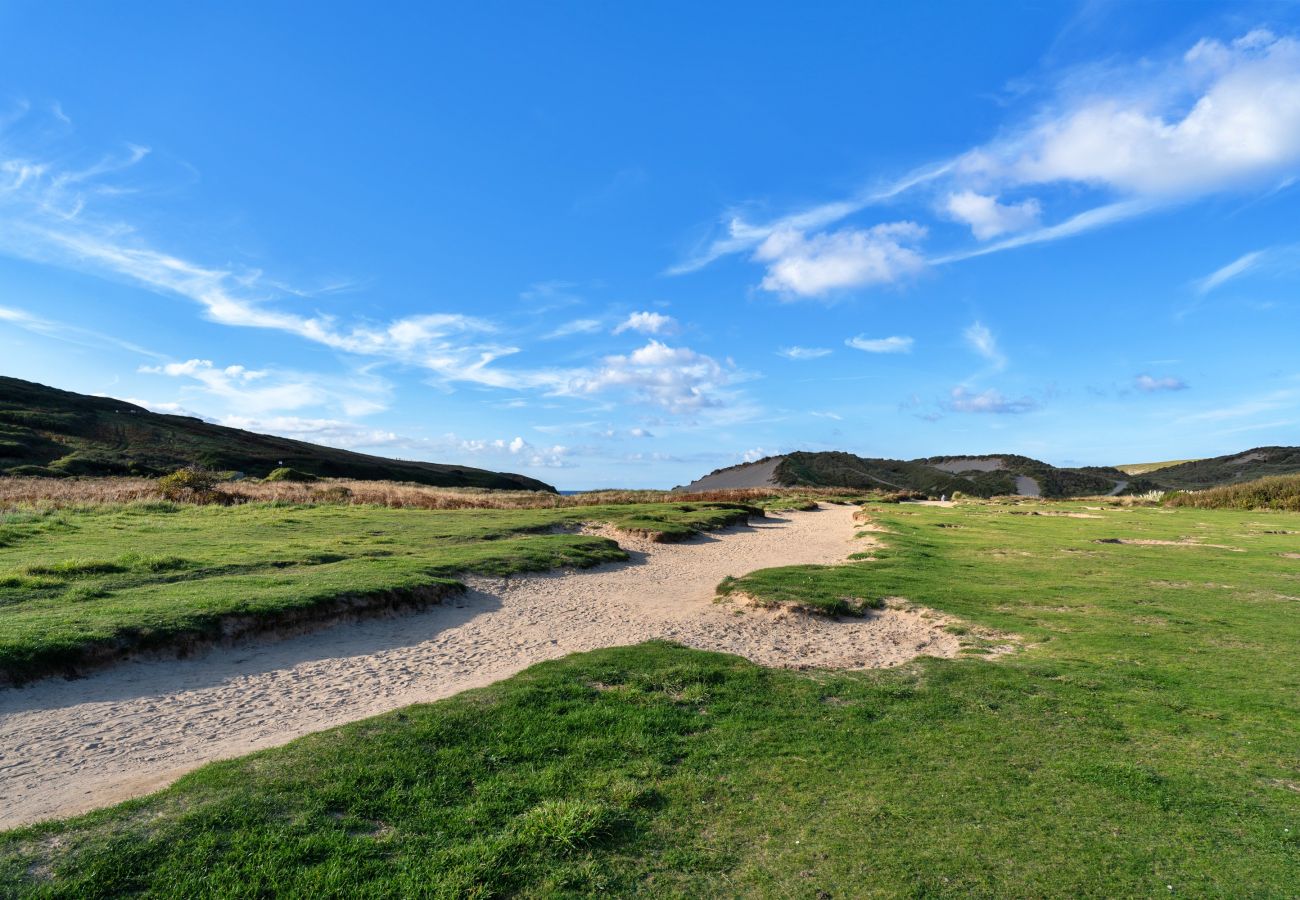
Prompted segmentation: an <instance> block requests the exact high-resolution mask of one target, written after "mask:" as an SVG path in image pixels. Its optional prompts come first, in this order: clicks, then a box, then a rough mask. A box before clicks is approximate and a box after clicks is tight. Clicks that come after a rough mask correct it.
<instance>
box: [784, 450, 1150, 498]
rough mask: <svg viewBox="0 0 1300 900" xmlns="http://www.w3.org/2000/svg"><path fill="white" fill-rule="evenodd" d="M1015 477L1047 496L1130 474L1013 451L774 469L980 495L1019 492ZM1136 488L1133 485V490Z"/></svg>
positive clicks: (828, 483)
mask: <svg viewBox="0 0 1300 900" xmlns="http://www.w3.org/2000/svg"><path fill="white" fill-rule="evenodd" d="M991 456H996V457H997V458H998V459H1000V460H1002V465H1003V468H1001V469H997V470H994V471H988V472H981V471H975V470H974V469H972V470H971V471H967V472H961V473H960V474H956V473H952V472H947V471H944V470H943V469H940V468H936V465H937V464H940V463H947V462H955V461H960V460H984V459H988V458H990V457H991ZM1016 476H1023V477H1027V478H1032V479H1034V481H1035V482H1036V483H1037V484H1038V487H1039V490H1040V491H1041V492H1042V495H1043V496H1044V497H1077V496H1090V495H1095V494H1106V493H1109V492H1110V491H1111V490H1113V489H1114V488H1115V486H1116V483H1117V482H1118V481H1121V480H1128V476H1127V475H1125V474H1124V473H1122V472H1120V471H1118V470H1115V469H1099V468H1094V469H1060V468H1057V467H1056V466H1052V465H1049V464H1048V463H1045V462H1042V461H1041V460H1037V459H1030V458H1029V457H1027V456H1018V455H1016V454H1014V453H997V454H985V455H983V456H935V457H929V458H927V459H915V460H910V461H906V460H898V459H868V458H864V457H861V456H855V455H853V454H852V453H840V452H820V453H791V454H789V455H787V456H786V457H785V458H784V459H783V460H782V461H781V463H780V465H778V466H777V468H776V478H777V481H778V482H779V483H780V484H782V485H786V486H795V485H808V486H818V487H848V488H858V489H872V488H875V489H891V488H892V489H896V490H911V491H917V492H920V493H923V494H929V495H933V496H938V495H940V494H948V495H950V496H951V495H952V494H953V493H954V492H957V491H961V492H962V493H964V494H969V495H972V496H976V497H993V496H997V495H1001V494H1014V493H1016ZM1131 489H1132V487H1130V490H1131Z"/></svg>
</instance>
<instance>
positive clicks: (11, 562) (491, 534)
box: [0, 503, 754, 690]
mask: <svg viewBox="0 0 1300 900" xmlns="http://www.w3.org/2000/svg"><path fill="white" fill-rule="evenodd" d="M753 511H754V510H753V508H752V507H748V506H743V505H740V504H734V503H733V504H728V503H672V504H666V503H643V504H627V505H609V506H573V507H569V508H553V509H510V510H505V509H471V510H422V509H388V508H384V507H376V506H345V505H339V504H321V505H317V506H284V505H280V504H255V503H249V504H244V505H241V506H236V507H213V506H208V507H194V506H178V505H174V504H168V503H135V504H127V505H112V504H106V505H103V506H98V507H80V508H73V509H64V510H57V509H53V510H34V511H28V512H21V511H20V512H10V513H5V514H3V515H0V683H2V682H3V681H5V680H15V681H21V680H24V679H29V678H32V677H36V676H40V675H46V674H50V673H56V672H66V671H74V670H76V669H78V668H80V667H83V666H85V665H88V664H93V663H95V662H97V661H100V660H107V659H113V658H116V657H119V656H122V655H125V654H127V653H130V652H132V651H134V650H140V649H149V648H157V647H177V646H180V647H183V646H185V644H186V643H187V642H192V641H194V640H202V639H212V638H215V637H218V636H221V635H222V634H223V629H224V630H225V631H227V632H228V631H229V628H228V626H229V625H230V623H232V622H246V624H244V625H241V627H242V628H243V630H245V631H247V632H256V631H259V630H264V629H266V628H268V627H275V626H281V625H285V624H298V623H302V622H313V621H319V620H321V619H327V618H328V617H329V616H331V615H335V614H337V613H339V612H346V611H356V610H365V609H374V608H379V609H384V608H388V607H393V606H418V605H422V604H426V603H436V602H438V600H439V599H440V598H441V597H443V596H445V595H446V594H448V593H449V592H451V591H452V590H455V589H456V588H457V587H458V585H457V582H456V581H455V578H456V576H457V575H458V574H460V573H463V572H476V573H486V574H494V575H506V574H510V573H512V572H522V571H537V570H541V569H548V568H555V567H559V566H578V567H582V566H591V565H595V564H596V563H600V562H607V561H611V560H619V559H625V558H626V554H624V553H623V551H621V550H620V549H619V548H618V547H617V545H615V544H614V543H613V542H612V541H609V540H606V539H604V538H598V537H592V536H588V535H582V534H575V533H571V532H570V533H563V532H559V533H552V532H555V531H556V529H565V528H568V529H573V528H576V526H577V525H578V524H579V523H581V522H593V521H594V522H608V523H610V524H613V525H614V526H616V527H618V528H621V529H623V530H625V531H629V532H634V533H639V534H645V535H650V536H652V537H655V538H658V539H661V540H665V539H666V540H672V539H682V538H686V537H690V536H691V535H693V534H695V533H697V532H698V531H700V530H702V529H708V528H716V527H719V526H722V525H726V524H730V523H734V522H743V521H744V520H746V519H747V518H748V517H749V515H750V514H751V512H753ZM0 690H2V688H0Z"/></svg>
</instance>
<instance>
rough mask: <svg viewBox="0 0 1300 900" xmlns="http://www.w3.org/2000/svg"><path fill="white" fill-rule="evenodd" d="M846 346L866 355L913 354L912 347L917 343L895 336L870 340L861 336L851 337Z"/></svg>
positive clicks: (908, 338)
mask: <svg viewBox="0 0 1300 900" xmlns="http://www.w3.org/2000/svg"><path fill="white" fill-rule="evenodd" d="M844 343H845V345H846V346H849V347H852V348H853V349H854V350H861V351H863V352H864V353H911V352H912V345H913V344H914V343H916V342H915V341H914V340H913V339H912V338H910V337H900V336H898V335H894V336H892V337H884V338H869V337H867V336H866V335H863V334H860V335H858V336H857V337H851V338H849V339H848V340H846V341H845V342H844Z"/></svg>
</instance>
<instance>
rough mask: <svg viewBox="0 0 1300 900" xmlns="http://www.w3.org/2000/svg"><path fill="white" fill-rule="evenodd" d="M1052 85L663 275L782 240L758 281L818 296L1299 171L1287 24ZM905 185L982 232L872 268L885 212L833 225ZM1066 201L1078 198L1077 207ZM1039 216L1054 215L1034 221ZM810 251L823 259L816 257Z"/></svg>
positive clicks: (760, 255)
mask: <svg viewBox="0 0 1300 900" xmlns="http://www.w3.org/2000/svg"><path fill="white" fill-rule="evenodd" d="M1051 97H1052V99H1051V100H1049V101H1048V102H1047V103H1046V104H1044V105H1042V106H1040V108H1038V109H1037V110H1035V111H1033V112H1032V114H1029V115H1025V116H1022V117H1021V119H1020V120H1019V121H1013V122H1009V123H1007V124H1006V126H1005V127H1004V128H1003V135H1002V136H1001V137H999V138H997V139H996V140H993V141H990V142H988V143H985V144H983V145H980V146H976V147H973V148H972V149H970V150H969V151H967V152H965V153H962V154H960V155H958V156H956V157H954V158H952V159H950V160H947V161H943V162H940V163H937V164H934V165H931V166H929V167H926V168H923V169H920V170H918V171H917V172H916V173H915V174H913V175H911V176H908V177H906V178H903V179H900V180H899V181H898V182H897V183H895V184H894V185H891V186H889V187H888V188H887V189H885V190H879V191H870V190H867V191H862V192H859V193H858V194H856V195H854V196H852V197H850V198H849V199H846V200H840V201H834V202H830V203H824V204H820V205H818V206H814V207H811V208H809V209H806V210H802V211H797V212H794V213H791V214H789V215H785V216H782V217H779V218H777V219H774V220H772V221H771V222H769V223H768V224H766V225H754V224H751V223H749V222H747V221H746V220H745V219H744V218H743V217H741V216H740V215H737V214H734V213H733V214H730V215H729V216H728V217H727V225H726V231H727V234H726V236H725V237H722V238H719V239H717V240H715V241H713V242H712V243H711V244H710V245H709V246H708V247H707V249H706V250H705V251H703V252H700V253H696V254H695V255H693V256H692V257H691V258H689V259H688V260H687V261H686V262H684V263H681V264H679V265H677V266H675V267H673V268H672V269H670V272H671V273H673V274H681V273H685V272H690V271H694V270H696V269H698V268H700V267H702V266H704V265H708V264H709V263H710V262H712V261H714V260H716V259H719V258H721V257H723V256H727V255H731V254H736V253H747V252H750V251H752V250H755V248H761V247H762V246H763V245H764V243H765V242H767V241H770V240H774V239H775V240H776V241H777V242H778V246H779V247H782V248H790V253H791V259H792V260H793V266H792V267H791V268H792V274H788V275H783V274H782V272H781V270H780V268H779V267H778V266H776V265H774V264H777V263H780V262H782V261H783V260H784V254H779V253H775V252H773V251H772V250H768V251H766V252H762V251H759V252H754V253H753V256H752V258H753V260H754V261H755V262H757V263H760V264H763V265H764V266H766V267H767V271H766V273H765V275H764V277H763V280H762V282H761V284H760V287H761V288H762V289H763V290H768V291H774V292H778V293H781V294H782V295H784V296H790V297H820V296H825V295H827V294H829V293H832V292H834V291H837V290H845V289H848V288H854V287H865V286H870V285H879V284H887V283H893V282H895V281H897V280H900V279H905V278H908V277H910V276H913V275H915V274H917V273H918V272H920V271H922V270H923V269H924V268H926V267H927V266H931V265H941V264H948V263H955V262H958V261H961V260H966V259H970V258H972V257H976V256H984V255H987V254H991V253H999V252H1004V251H1008V250H1012V249H1016V248H1019V247H1026V246H1029V245H1032V244H1040V243H1045V242H1049V241H1056V240H1062V239H1066V238H1070V237H1074V236H1076V235H1080V234H1083V233H1085V232H1087V231H1091V230H1094V229H1098V228H1103V227H1105V226H1108V225H1112V224H1114V223H1117V222H1120V221H1123V220H1125V219H1130V218H1134V217H1136V216H1141V215H1145V214H1148V213H1151V212H1154V211H1156V210H1159V209H1162V208H1166V207H1168V206H1170V205H1173V204H1177V203H1185V202H1189V201H1191V200H1195V199H1197V198H1200V197H1204V196H1207V195H1210V194H1214V193H1218V192H1223V191H1238V190H1259V189H1264V190H1267V189H1268V188H1269V187H1270V185H1276V184H1278V183H1286V182H1287V180H1288V179H1291V178H1293V177H1294V176H1295V175H1296V174H1297V172H1300V41H1297V40H1296V39H1295V38H1294V37H1291V36H1286V35H1283V36H1279V35H1276V34H1274V33H1272V32H1270V31H1268V30H1266V29H1256V30H1254V31H1251V32H1248V33H1246V34H1243V35H1241V36H1239V37H1236V38H1235V39H1230V40H1222V39H1219V38H1212V37H1207V38H1204V39H1202V40H1200V41H1198V42H1196V43H1195V44H1194V45H1193V46H1191V47H1190V48H1189V49H1188V50H1187V52H1186V53H1184V54H1183V55H1182V56H1181V57H1177V58H1172V59H1165V60H1163V61H1158V62H1154V63H1153V62H1152V61H1150V60H1142V61H1140V62H1134V63H1130V64H1109V65H1093V66H1089V67H1087V69H1086V77H1082V76H1080V75H1078V74H1077V73H1074V72H1066V73H1063V74H1062V75H1061V76H1060V78H1059V81H1058V83H1057V85H1056V86H1055V89H1054V90H1053V91H1052V92H1051ZM1030 191H1032V192H1034V193H1033V194H1028V193H1027V192H1030ZM914 194H917V195H921V197H924V196H925V195H930V196H931V198H932V199H931V201H930V202H929V204H928V205H929V207H930V208H931V209H935V208H937V209H938V210H939V213H940V216H941V217H942V218H947V219H954V220H956V221H959V222H962V223H964V224H966V225H968V226H969V227H970V228H971V231H972V234H973V236H974V237H975V239H976V240H978V241H981V242H988V243H983V244H982V245H979V246H975V247H951V248H948V249H945V250H941V251H939V252H937V253H933V254H930V255H928V256H924V255H922V251H921V242H922V240H923V239H924V238H925V234H924V233H921V232H918V233H916V234H914V235H913V239H912V240H911V241H910V242H909V243H907V244H906V245H905V249H906V251H907V252H906V253H902V254H897V253H895V256H896V258H895V259H894V260H893V264H888V265H885V264H882V262H881V258H882V253H881V248H880V247H879V246H878V243H877V242H873V241H868V240H864V239H863V236H864V235H866V234H870V233H871V229H872V228H880V227H885V228H888V227H892V224H896V223H884V224H875V225H867V226H846V227H840V228H838V229H832V226H835V225H837V224H838V223H840V222H842V221H844V220H846V219H849V218H851V217H854V216H859V215H860V214H863V213H865V212H867V211H868V210H870V209H871V208H873V207H876V206H880V205H882V204H884V203H885V202H890V203H897V202H899V201H900V200H907V199H908V198H909V197H911V196H912V195H914ZM1079 198H1082V199H1083V200H1084V202H1088V201H1091V205H1088V206H1085V207H1084V208H1082V209H1079V208H1078V206H1079ZM923 202H924V201H923ZM1049 213H1055V216H1049ZM1050 218H1055V219H1056V221H1049V222H1048V224H1040V223H1041V222H1042V220H1043V219H1050ZM917 227H918V228H919V227H921V226H919V225H918V226H917ZM995 239H996V240H995ZM802 248H812V249H811V251H809V250H803V249H802ZM822 248H826V249H824V250H823V249H822ZM823 255H824V256H826V257H827V258H826V260H825V263H826V264H825V265H819V263H821V262H822V260H821V259H819V257H820V256H823ZM884 256H885V257H886V258H888V257H889V254H888V253H886V254H884ZM821 269H825V270H827V271H828V272H829V273H830V274H829V275H822V274H821V272H820V271H819V270H821ZM1210 288H1211V289H1212V288H1213V285H1211V286H1210Z"/></svg>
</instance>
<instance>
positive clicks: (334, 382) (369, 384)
mask: <svg viewBox="0 0 1300 900" xmlns="http://www.w3.org/2000/svg"><path fill="white" fill-rule="evenodd" d="M139 371H140V372H141V373H143V374H146V375H164V376H167V377H170V378H184V379H188V380H192V381H195V382H198V384H199V385H200V386H201V388H202V390H203V392H204V393H206V394H208V395H210V396H212V397H216V398H219V399H221V400H223V401H225V402H226V403H228V404H229V405H230V406H232V407H235V408H238V409H242V410H252V411H255V412H263V413H265V412H273V411H278V410H294V409H302V408H303V407H308V406H324V405H337V406H339V407H341V408H342V409H343V410H344V411H345V412H346V413H347V414H348V415H366V414H369V413H374V412H379V411H380V410H383V409H385V408H386V403H385V402H384V395H385V394H386V393H387V389H388V386H387V383H385V382H383V381H380V380H378V379H360V378H359V379H351V380H349V379H334V378H328V377H324V376H320V375H314V374H310V373H305V372H289V371H278V370H269V369H248V368H246V367H244V366H240V365H230V366H217V365H214V364H213V362H212V360H209V359H190V360H186V361H185V362H172V363H166V364H165V365H159V366H141V367H140V369H139Z"/></svg>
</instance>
